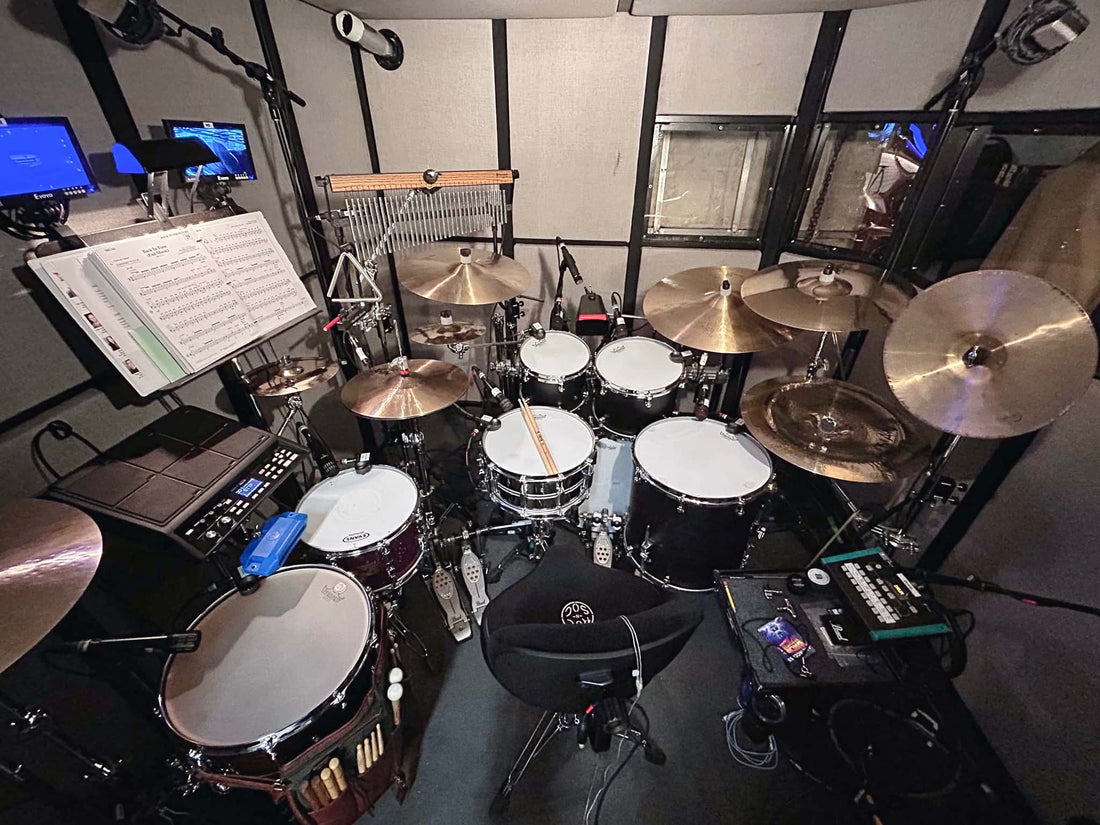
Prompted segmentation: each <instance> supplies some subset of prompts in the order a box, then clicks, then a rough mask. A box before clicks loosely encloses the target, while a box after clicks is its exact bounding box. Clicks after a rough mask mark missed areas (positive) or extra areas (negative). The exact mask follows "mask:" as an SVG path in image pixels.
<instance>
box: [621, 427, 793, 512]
mask: <svg viewBox="0 0 1100 825" xmlns="http://www.w3.org/2000/svg"><path fill="white" fill-rule="evenodd" d="M634 460H635V461H637V462H638V466H639V467H641V468H642V469H643V470H645V471H646V473H648V474H649V475H650V477H651V478H653V480H654V481H657V482H658V483H659V484H661V485H663V486H664V487H667V488H668V489H670V490H673V491H675V492H677V493H681V494H683V495H686V496H691V497H692V498H699V499H712V500H723V499H731V498H743V497H745V496H747V495H749V494H750V493H754V492H756V491H757V490H759V489H760V488H761V487H763V486H764V485H765V484H767V483H768V480H769V479H770V478H771V476H772V460H771V458H770V457H769V456H768V452H767V450H765V449H764V448H763V447H762V446H760V442H758V441H757V440H756V439H755V438H753V437H752V436H750V435H747V434H745V433H739V434H736V435H735V434H733V433H729V432H726V425H725V424H723V423H722V422H721V421H715V420H714V419H707V420H705V421H699V420H698V419H697V418H688V417H687V416H684V417H682V418H665V419H662V420H661V421H655V422H654V423H652V424H650V425H649V426H648V427H646V428H645V429H644V430H642V431H641V432H640V433H638V437H637V438H635V439H634Z"/></svg>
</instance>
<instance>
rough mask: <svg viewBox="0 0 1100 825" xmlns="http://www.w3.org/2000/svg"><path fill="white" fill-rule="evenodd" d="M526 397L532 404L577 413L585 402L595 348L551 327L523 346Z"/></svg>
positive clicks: (520, 351) (524, 392) (520, 349)
mask: <svg viewBox="0 0 1100 825" xmlns="http://www.w3.org/2000/svg"><path fill="white" fill-rule="evenodd" d="M519 360H520V363H521V364H522V365H523V397H524V398H526V399H527V400H528V401H530V402H531V403H532V404H539V405H542V406H546V407H561V408H562V409H565V410H570V411H572V412H576V411H577V410H578V409H579V408H580V406H581V404H583V403H584V399H585V395H586V386H585V385H586V383H587V381H588V368H589V367H590V366H591V365H592V350H591V349H589V348H588V344H586V343H585V342H584V339H582V338H578V337H577V336H576V335H574V334H573V333H571V332H563V331H561V330H549V331H548V332H547V333H546V337H545V338H543V339H542V340H541V341H540V340H538V339H537V338H528V339H527V340H526V341H524V342H523V346H521V347H520V348H519Z"/></svg>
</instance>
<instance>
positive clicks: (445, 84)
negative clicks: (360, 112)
mask: <svg viewBox="0 0 1100 825" xmlns="http://www.w3.org/2000/svg"><path fill="white" fill-rule="evenodd" d="M372 25H377V26H378V27H379V28H389V29H392V30H393V31H395V32H397V34H398V36H400V38H401V42H402V43H403V44H404V47H405V61H404V62H403V63H402V64H401V67H400V68H399V69H397V70H395V71H386V70H385V69H383V68H382V67H381V66H379V65H378V63H377V62H376V61H375V60H374V59H373V58H370V57H367V59H366V61H365V62H366V74H367V91H368V94H369V95H370V104H371V114H372V117H373V118H374V129H375V133H376V135H377V140H378V156H379V161H380V164H381V167H382V169H381V171H383V172H422V171H424V170H425V169H428V168H432V169H440V170H457V169H495V168H496V167H497V138H496V102H495V98H494V92H493V32H492V23H491V22H490V21H488V20H432V21H422V20H397V21H393V20H382V21H372ZM344 171H366V169H365V168H364V169H359V170H344Z"/></svg>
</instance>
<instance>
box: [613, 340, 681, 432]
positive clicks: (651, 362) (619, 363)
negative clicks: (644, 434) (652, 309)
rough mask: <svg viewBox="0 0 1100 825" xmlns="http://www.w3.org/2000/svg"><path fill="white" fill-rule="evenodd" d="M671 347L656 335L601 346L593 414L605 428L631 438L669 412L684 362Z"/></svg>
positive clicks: (674, 400)
mask: <svg viewBox="0 0 1100 825" xmlns="http://www.w3.org/2000/svg"><path fill="white" fill-rule="evenodd" d="M675 352H676V350H674V349H673V348H672V347H670V346H669V345H668V344H666V343H664V342H663V341H658V340H656V339H655V338H623V339H620V340H618V341H611V342H609V343H607V344H604V346H602V347H600V350H599V352H597V353H596V376H597V377H598V378H599V382H600V392H599V394H598V395H597V396H596V415H597V416H598V417H599V419H600V423H601V424H602V425H603V427H604V429H606V430H608V431H609V432H611V433H612V434H614V435H618V436H622V437H624V438H631V437H633V436H635V435H637V434H638V432H639V431H641V429H642V428H643V427H645V426H646V425H647V424H649V423H650V422H653V421H656V420H657V419H659V418H664V417H665V416H667V415H669V414H670V413H672V411H673V410H674V409H675V407H676V390H677V388H678V387H679V385H680V381H681V379H683V377H684V365H683V364H678V363H676V362H675V361H673V360H672V359H671V358H670V357H669V356H670V355H672V354H673V353H675Z"/></svg>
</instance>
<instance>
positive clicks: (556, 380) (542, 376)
mask: <svg viewBox="0 0 1100 825" xmlns="http://www.w3.org/2000/svg"><path fill="white" fill-rule="evenodd" d="M550 332H553V333H555V334H559V335H568V336H569V337H570V338H576V339H577V340H578V341H580V342H581V343H582V344H583V345H584V348H585V349H586V350H588V360H587V361H585V362H584V366H583V367H581V368H580V369H579V370H577V371H576V372H569V373H565V374H564V375H547V374H546V373H541V372H538V371H536V370H533V369H531V368H530V367H529V366H527V364H526V362H524V360H523V348H524V347H525V346H527V344H528V343H530V342H531V341H534V340H537V339H535V338H528V339H527V340H526V341H524V342H523V343H522V344H520V346H519V363H520V366H521V367H523V371H524V376H525V377H526V376H531V378H532V379H533V380H535V381H538V382H539V383H542V384H561V383H564V382H566V381H571V380H572V379H574V378H580V377H581V376H583V375H585V374H586V373H587V372H588V371H589V370H590V369H592V361H593V355H592V347H590V346H588V342H587V341H585V340H584V339H583V338H581V337H580V336H579V335H574V334H573V333H572V332H569V331H568V330H564V329H555V330H549V331H547V334H548V335H549V334H550Z"/></svg>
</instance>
